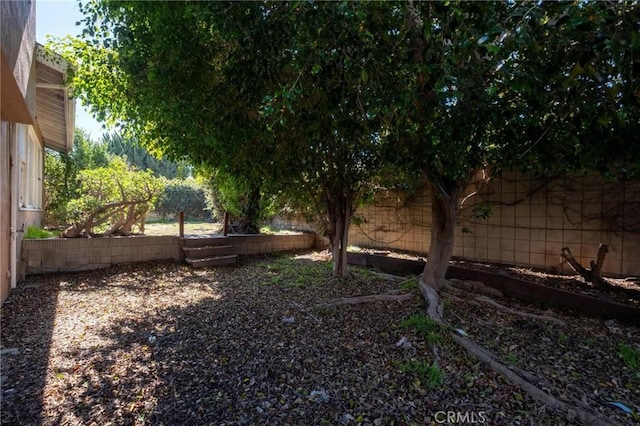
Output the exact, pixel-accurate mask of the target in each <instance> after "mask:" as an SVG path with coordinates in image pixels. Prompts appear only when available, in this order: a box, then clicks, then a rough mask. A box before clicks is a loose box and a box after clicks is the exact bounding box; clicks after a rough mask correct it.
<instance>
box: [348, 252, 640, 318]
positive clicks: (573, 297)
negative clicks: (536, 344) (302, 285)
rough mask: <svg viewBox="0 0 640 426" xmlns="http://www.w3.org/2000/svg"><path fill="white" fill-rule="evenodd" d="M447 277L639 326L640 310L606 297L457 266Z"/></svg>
mask: <svg viewBox="0 0 640 426" xmlns="http://www.w3.org/2000/svg"><path fill="white" fill-rule="evenodd" d="M347 262H348V263H351V264H355V265H360V266H367V267H370V268H376V269H379V270H380V271H382V272H386V273H389V274H402V273H407V274H419V273H420V272H422V270H423V268H424V264H425V263H424V262H423V261H420V260H410V259H398V258H393V257H388V256H379V255H373V254H365V253H348V254H347ZM447 278H457V279H460V280H472V281H480V282H481V283H484V284H485V285H487V286H489V287H492V288H495V289H496V290H499V291H501V292H502V294H504V295H505V296H510V297H513V298H516V299H519V300H524V301H527V302H535V303H542V304H550V305H554V306H558V307H561V308H566V309H572V310H575V311H580V312H583V313H586V314H589V315H594V316H602V317H605V318H616V319H619V320H622V321H626V322H631V323H638V324H640V308H636V307H634V306H631V305H625V304H622V303H618V302H615V301H612V300H609V298H608V297H607V296H606V295H604V294H603V295H602V297H593V296H588V295H584V294H579V293H574V292H571V291H567V290H563V289H559V288H555V287H550V286H546V285H543V284H537V283H534V282H531V281H526V280H521V279H518V278H515V277H511V276H508V275H506V274H501V273H495V272H489V271H480V270H475V269H467V268H463V267H460V266H455V265H451V266H449V270H448V271H447Z"/></svg>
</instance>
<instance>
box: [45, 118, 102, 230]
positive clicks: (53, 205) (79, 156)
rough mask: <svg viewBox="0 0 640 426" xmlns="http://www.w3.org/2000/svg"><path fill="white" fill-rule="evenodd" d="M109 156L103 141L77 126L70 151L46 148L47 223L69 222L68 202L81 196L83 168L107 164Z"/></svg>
mask: <svg viewBox="0 0 640 426" xmlns="http://www.w3.org/2000/svg"><path fill="white" fill-rule="evenodd" d="M109 160H110V155H109V153H108V152H107V150H106V148H105V146H104V145H103V144H99V143H95V142H92V141H91V140H90V139H89V136H88V135H87V133H86V132H85V131H83V130H82V129H79V128H76V130H75V133H74V138H73V149H72V150H71V152H70V153H69V154H60V153H58V152H55V151H51V150H47V151H46V155H45V159H44V161H45V166H44V170H45V173H44V189H45V191H44V192H45V200H44V201H45V202H44V210H45V223H46V224H47V225H48V226H60V225H64V224H68V223H69V222H70V218H69V217H67V211H66V207H67V203H69V202H70V201H71V200H73V199H76V198H78V197H79V195H80V180H78V175H79V173H80V172H81V171H82V170H86V169H94V168H98V167H105V166H106V165H107V164H108V163H109Z"/></svg>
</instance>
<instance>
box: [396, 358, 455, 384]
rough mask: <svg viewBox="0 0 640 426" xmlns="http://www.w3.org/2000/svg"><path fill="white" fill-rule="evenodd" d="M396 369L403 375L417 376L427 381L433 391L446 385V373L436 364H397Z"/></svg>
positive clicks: (413, 362)
mask: <svg viewBox="0 0 640 426" xmlns="http://www.w3.org/2000/svg"><path fill="white" fill-rule="evenodd" d="M395 365H396V368H398V369H399V370H400V371H402V372H403V373H410V374H415V375H417V376H419V377H421V378H423V379H425V380H426V383H427V386H428V387H429V388H431V389H437V388H440V387H441V386H442V385H443V383H444V372H443V371H442V370H441V369H440V367H438V366H437V365H435V364H429V363H428V362H424V361H415V360H414V361H409V362H396V363H395Z"/></svg>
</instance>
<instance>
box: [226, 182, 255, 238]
mask: <svg viewBox="0 0 640 426" xmlns="http://www.w3.org/2000/svg"><path fill="white" fill-rule="evenodd" d="M261 198H262V196H261V194H260V187H259V186H254V187H253V188H252V189H251V190H250V191H249V192H248V193H247V194H246V196H245V197H244V199H243V200H242V206H241V209H242V210H241V212H240V215H239V216H238V217H237V218H236V220H235V221H234V223H233V224H232V225H231V229H232V232H233V233H235V234H259V233H260V227H259V221H260V201H261Z"/></svg>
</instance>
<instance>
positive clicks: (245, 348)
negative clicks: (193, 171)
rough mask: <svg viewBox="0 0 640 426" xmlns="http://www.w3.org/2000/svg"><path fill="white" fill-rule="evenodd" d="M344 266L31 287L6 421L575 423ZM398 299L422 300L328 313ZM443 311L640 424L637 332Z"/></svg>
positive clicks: (14, 327)
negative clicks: (334, 271)
mask: <svg viewBox="0 0 640 426" xmlns="http://www.w3.org/2000/svg"><path fill="white" fill-rule="evenodd" d="M350 270H351V273H350V276H349V278H347V279H344V280H336V279H332V278H331V266H330V264H329V263H328V262H327V261H326V259H325V258H324V257H323V256H322V255H321V254H318V253H304V254H291V253H289V254H284V255H281V256H271V257H267V256H258V257H250V258H245V259H244V260H242V261H241V262H240V263H239V264H238V265H237V266H235V267H227V268H208V269H201V270H193V269H190V268H189V267H187V266H183V265H177V264H171V263H149V262H147V263H137V264H129V265H120V266H114V267H112V268H110V269H107V270H102V271H94V272H84V273H76V274H51V275H42V276H32V277H29V278H28V279H27V280H26V281H25V282H23V283H21V284H20V285H19V287H18V289H17V290H16V291H14V293H13V294H12V295H11V296H10V298H9V299H8V301H7V302H6V303H5V304H4V305H3V307H2V324H1V325H2V339H1V344H2V350H3V355H2V373H1V374H2V423H3V424H14V425H36V424H45V425H53V424H56V425H57V424H64V425H80V424H82V425H93V424H95V425H106V424H154V425H156V424H160V425H183V424H185V425H186V424H188V425H201V424H202V425H205V424H207V425H208V424H212V425H236V424H251V425H253V424H266V425H298V424H304V425H334V424H335V425H338V424H373V425H414V424H415V425H424V424H430V423H431V424H438V421H439V420H442V418H443V416H446V415H447V413H448V414H449V415H450V416H457V419H458V420H467V421H468V423H470V422H471V420H475V421H476V423H479V422H482V421H483V422H484V423H485V424H492V425H494V424H499V425H502V424H504V425H518V424H523V425H524V424H527V425H529V424H536V425H543V424H548V425H557V424H577V423H576V422H575V420H573V419H571V418H567V417H565V416H564V415H559V414H556V413H554V412H552V411H551V410H550V409H549V408H547V407H545V406H542V405H541V404H539V403H537V402H535V401H533V400H532V399H531V398H529V397H528V396H527V395H526V394H524V393H523V392H521V391H520V390H519V389H517V388H515V387H513V386H511V385H509V384H508V383H507V382H506V381H505V380H504V379H502V378H501V377H500V376H499V375H497V374H495V373H494V372H492V371H491V370H489V369H488V368H486V367H485V366H484V365H482V364H479V363H477V362H476V361H473V360H472V359H470V358H469V357H467V355H466V354H465V353H464V351H463V350H461V349H460V348H459V347H457V346H456V344H455V343H453V342H452V340H451V339H450V338H449V337H448V334H447V333H446V332H443V331H442V330H439V329H438V328H437V327H435V328H434V326H433V324H431V323H430V322H429V321H428V320H427V319H426V318H425V317H424V314H423V312H424V300H423V299H422V298H421V296H420V295H419V292H418V291H417V290H416V289H415V284H414V283H413V282H412V281H408V282H402V281H401V280H400V281H399V280H395V281H394V280H389V279H388V277H385V276H382V275H379V274H375V273H373V272H371V271H367V270H363V269H359V268H356V267H352V268H351V269H350ZM390 291H396V292H399V293H405V292H412V293H413V294H414V296H413V297H412V298H411V299H410V300H409V301H403V302H374V303H365V304H358V305H343V306H338V307H336V308H323V307H319V305H321V304H323V303H326V302H328V301H330V300H334V299H336V298H340V297H348V296H358V295H367V294H378V293H384V292H390ZM500 302H501V303H503V304H509V306H511V307H512V308H514V309H521V310H526V311H528V312H538V311H536V309H535V308H534V307H529V306H524V305H521V304H517V303H516V302H515V301H505V300H501V301H500ZM446 309H447V313H448V315H447V316H448V318H449V320H450V321H451V322H452V323H453V325H454V326H455V327H459V328H461V329H464V330H465V332H466V333H467V334H469V335H470V336H471V337H472V338H473V339H474V340H475V341H476V342H478V343H480V344H482V345H484V346H485V347H488V348H490V349H491V350H493V351H494V352H496V353H498V354H500V356H501V357H503V359H505V360H507V362H509V363H511V364H513V365H514V366H517V367H519V368H522V369H526V370H528V371H530V372H532V373H533V374H536V375H539V376H540V377H544V380H546V381H548V383H550V385H552V386H553V387H554V388H556V390H560V391H561V392H562V393H567V394H571V395H572V396H574V397H578V398H582V399H583V400H584V401H585V403H587V404H589V405H591V406H592V407H594V408H595V409H596V410H598V411H599V412H601V413H602V414H603V415H604V416H606V417H607V418H609V419H611V420H615V421H617V422H619V423H622V424H637V423H636V422H637V421H638V417H635V420H634V417H633V415H632V414H627V413H625V411H624V410H623V409H621V408H619V407H615V406H612V405H609V404H607V402H619V403H622V404H624V405H623V406H624V407H627V408H630V409H632V410H635V411H636V412H638V411H640V366H638V364H640V346H639V343H640V330H638V328H637V327H630V326H626V325H623V324H617V323H615V322H606V323H605V322H604V321H602V320H599V319H593V318H585V317H578V316H569V315H567V314H563V313H561V312H552V313H550V312H544V314H547V315H554V316H556V317H558V318H561V319H563V320H565V321H566V325H564V326H558V325H553V326H549V325H546V324H541V323H539V322H537V321H533V320H524V319H522V318H520V317H516V316H513V315H510V314H506V313H504V312H501V311H496V310H495V309H492V308H489V307H487V306H484V305H477V304H475V303H474V302H468V301H447V302H446ZM538 313H542V312H538ZM434 345H435V346H437V347H439V361H438V365H437V366H435V365H433V351H432V348H433V346H434ZM634 360H635V361H634ZM634 362H635V364H634ZM556 396H559V397H561V398H562V397H563V395H562V394H561V395H556ZM443 412H444V413H443Z"/></svg>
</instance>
